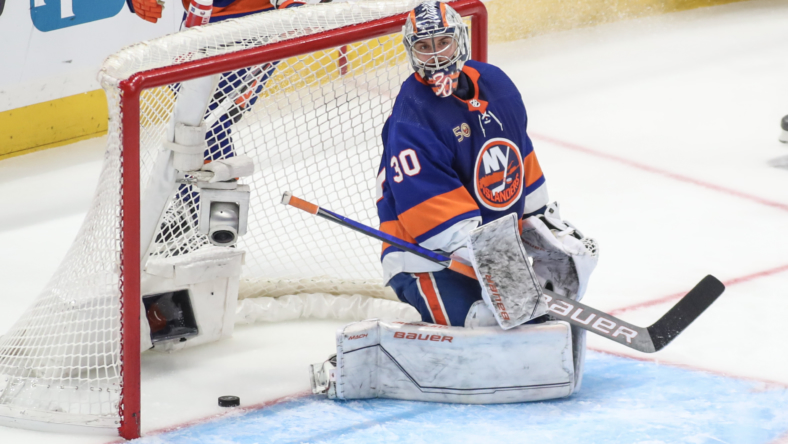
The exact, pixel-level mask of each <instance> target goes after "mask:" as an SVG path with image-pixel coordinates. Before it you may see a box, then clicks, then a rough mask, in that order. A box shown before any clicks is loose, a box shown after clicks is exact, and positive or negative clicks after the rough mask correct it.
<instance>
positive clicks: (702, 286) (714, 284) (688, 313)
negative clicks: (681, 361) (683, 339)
mask: <svg viewBox="0 0 788 444" xmlns="http://www.w3.org/2000/svg"><path fill="white" fill-rule="evenodd" d="M723 291H725V285H723V284H722V282H720V281H719V280H718V279H717V278H715V277H714V276H712V275H708V276H706V277H705V278H703V280H701V281H700V282H698V285H696V286H695V288H693V289H692V290H690V292H689V293H687V295H686V296H684V297H683V298H682V299H681V300H680V301H679V302H678V303H677V304H676V305H674V306H673V308H671V309H670V310H669V311H668V312H667V313H665V315H664V316H662V317H661V318H659V320H658V321H657V322H655V323H654V324H653V325H651V326H650V327H648V334H649V336H651V341H652V342H653V343H654V351H659V350H661V349H662V348H664V347H665V346H666V345H668V344H670V341H672V340H674V339H675V338H676V336H678V335H679V334H680V333H681V332H682V331H684V329H685V328H687V327H688V326H689V325H690V324H692V321H694V320H695V319H697V317H698V316H700V315H701V313H703V312H704V311H705V310H706V309H707V308H709V306H710V305H711V304H712V303H714V301H716V300H717V298H718V297H719V296H720V295H721V294H722V292H723Z"/></svg>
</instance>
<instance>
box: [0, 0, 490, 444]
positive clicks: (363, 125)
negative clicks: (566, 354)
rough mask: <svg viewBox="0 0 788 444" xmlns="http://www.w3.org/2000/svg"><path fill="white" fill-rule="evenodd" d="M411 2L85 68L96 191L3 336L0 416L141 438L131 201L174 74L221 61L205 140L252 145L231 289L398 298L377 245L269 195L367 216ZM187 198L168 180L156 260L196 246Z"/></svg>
mask: <svg viewBox="0 0 788 444" xmlns="http://www.w3.org/2000/svg"><path fill="white" fill-rule="evenodd" d="M418 3H419V1H418V0H396V1H392V0H387V1H368V2H359V3H339V4H324V5H314V6H308V7H302V8H290V9H286V10H281V11H276V12H274V13H261V14H256V15H253V16H248V17H245V18H242V19H237V20H229V21H225V22H221V23H218V24H215V25H210V26H206V27H202V28H193V29H190V30H186V31H184V32H180V33H177V34H173V35H170V36H166V37H163V38H159V39H155V40H152V41H148V42H144V43H140V44H137V45H133V46H130V47H128V48H125V49H124V50H122V51H121V52H119V53H118V54H116V55H114V56H112V57H110V58H108V59H107V61H106V62H105V63H104V66H103V68H102V70H101V72H100V74H99V79H100V81H101V84H102V86H103V88H104V90H105V92H106V95H107V100H108V105H109V110H110V121H109V132H108V138H107V149H106V153H105V159H104V165H103V169H102V172H101V175H100V180H99V184H98V186H97V189H96V190H97V191H96V193H95V196H94V199H93V202H92V205H91V207H90V209H89V211H88V214H87V216H86V218H85V221H84V222H83V225H82V227H81V229H80V231H79V234H78V235H77V238H76V240H75V242H74V243H73V245H72V247H71V248H70V249H69V251H68V253H67V256H66V258H65V259H64V260H63V262H62V264H61V266H60V267H59V269H58V270H57V272H56V273H55V275H54V276H53V277H52V278H51V279H50V281H49V282H48V284H47V286H46V288H45V290H44V291H43V292H42V293H41V294H40V295H39V296H38V297H37V298H36V299H35V300H34V301H33V303H32V305H31V307H30V308H29V309H28V310H27V311H26V312H25V314H24V315H23V316H22V318H20V320H19V321H18V322H17V323H16V324H15V325H14V326H13V327H12V328H11V329H10V330H9V331H8V332H7V333H6V334H5V335H4V336H2V337H1V338H0V422H3V423H6V424H8V423H11V424H15V425H25V424H26V423H29V425H30V426H32V427H36V428H41V425H40V424H59V425H63V426H66V427H68V426H79V427H85V426H87V427H93V428H105V429H110V430H111V429H116V430H118V431H119V432H120V434H121V435H122V436H124V437H127V438H133V437H135V436H137V435H138V434H139V424H138V422H137V420H136V418H135V415H136V412H138V411H139V387H138V385H139V322H138V321H137V319H139V304H140V301H139V299H140V294H139V287H140V284H139V279H140V254H141V253H140V247H139V239H140V235H139V230H140V227H139V214H140V208H139V207H140V202H139V200H140V194H141V191H142V189H143V188H144V187H145V184H146V183H147V181H148V179H149V178H150V175H151V174H152V172H151V170H152V167H153V164H154V160H155V157H156V152H157V150H159V148H160V147H161V143H162V141H163V139H164V137H165V133H166V129H167V124H168V122H169V120H170V118H171V113H172V110H173V107H174V104H175V99H176V97H177V93H178V85H179V82H182V81H185V80H188V79H192V78H197V77H203V76H206V75H212V74H219V73H225V74H223V78H222V79H223V80H224V82H225V83H224V85H225V86H224V88H225V89H226V90H225V91H224V92H223V94H217V95H215V97H214V103H213V104H212V108H217V109H219V112H217V116H218V118H219V119H225V120H227V124H226V125H224V124H221V123H222V122H221V121H220V122H219V124H218V125H214V126H213V128H214V129H213V142H210V141H209V147H210V146H211V144H212V143H213V144H214V145H215V146H216V147H217V149H216V151H217V153H218V152H224V154H217V156H215V157H222V156H224V155H246V156H249V157H251V158H252V159H254V163H255V167H256V171H255V174H254V175H253V176H252V177H249V178H244V179H243V180H242V181H243V182H244V183H246V184H249V185H250V186H251V189H252V197H251V205H250V210H249V221H248V231H247V234H246V235H244V236H242V237H241V238H240V240H239V244H238V248H239V249H243V250H244V251H246V257H245V265H244V268H243V274H242V277H241V282H240V290H239V297H240V298H258V297H278V296H284V295H291V296H288V297H292V295H298V294H305V293H306V294H309V293H321V294H334V295H362V296H365V297H372V298H390V299H392V298H394V297H393V294H392V293H390V290H387V289H386V288H385V287H384V286H383V282H382V280H381V274H382V273H381V270H380V263H379V253H380V244H379V242H377V241H374V240H371V239H369V238H366V237H364V236H361V235H359V234H357V233H354V232H350V231H348V230H346V229H344V228H342V227H338V226H334V225H331V224H330V223H329V222H326V221H323V220H321V219H318V218H311V217H310V216H309V215H306V214H304V213H301V212H299V211H297V210H294V209H293V208H288V207H285V206H283V205H280V204H279V201H280V198H281V195H282V193H283V192H284V191H291V192H293V194H294V195H296V196H300V197H303V198H306V199H309V200H310V201H313V202H315V203H318V204H319V205H321V206H324V207H326V208H329V209H333V210H335V211H338V212H340V213H342V214H344V215H346V216H348V217H350V218H352V219H355V220H357V221H359V222H362V223H364V224H367V225H370V226H374V227H377V225H378V220H377V215H376V211H375V180H376V172H377V168H378V165H379V162H380V157H379V156H380V153H381V150H382V148H381V145H380V133H381V129H382V127H383V124H384V122H385V119H386V118H387V117H388V115H389V114H390V112H391V109H392V106H393V103H394V99H395V97H396V95H397V92H398V91H399V87H400V85H401V83H402V81H403V80H404V79H405V78H407V76H408V75H410V73H411V69H410V67H409V65H408V63H407V61H406V58H405V54H404V51H403V49H402V45H401V44H400V41H401V35H400V34H399V30H400V29H401V26H402V24H403V22H404V19H405V15H404V13H406V12H407V11H409V10H410V9H412V8H413V7H415V6H416V5H417V4H418ZM452 4H453V6H454V7H455V9H457V10H458V12H460V14H462V15H463V16H466V17H473V22H472V42H473V51H474V54H473V55H474V58H475V59H477V60H479V59H480V60H484V59H485V58H486V54H485V52H486V21H485V20H486V15H485V13H484V7H483V5H481V3H480V2H479V1H478V0H459V1H456V2H453V3H452ZM468 21H469V23H471V19H470V18H468ZM221 85H222V83H220V86H221ZM252 95H254V96H256V97H257V98H256V99H254V100H252V101H251V102H250V101H249V100H248V99H249V98H250V96H252ZM228 97H229V98H230V101H229V102H228ZM239 97H244V98H245V100H246V102H244V101H243V100H238V98H239ZM228 103H229V106H228ZM222 107H223V108H222ZM217 116H214V117H210V116H207V117H206V120H208V119H216V118H217ZM228 119H231V120H232V121H229V120H228ZM208 126H209V127H211V126H212V125H211V124H209V125H208ZM227 153H231V154H227ZM196 194H197V193H196V191H195V190H193V189H192V188H191V186H190V185H182V186H181V187H180V188H179V190H178V192H177V193H176V194H175V195H174V196H172V198H171V200H170V202H169V204H168V206H167V210H166V211H165V213H164V215H163V217H162V220H160V221H159V223H158V224H157V227H156V235H155V241H154V244H153V246H152V248H151V249H150V250H149V251H148V252H146V254H150V255H152V256H159V257H170V256H174V255H178V254H184V253H186V252H189V251H194V250H197V249H199V248H201V247H202V246H204V245H207V244H208V241H207V238H206V237H205V236H204V235H202V234H199V233H198V231H197V227H196V224H197V220H196V218H195V217H194V214H196V209H198V208H199V199H198V198H196V197H195V196H196ZM143 249H145V247H143ZM291 301H292V299H291ZM274 305H275V304H274ZM268 306H269V307H270V306H272V305H271V304H269V305H268ZM296 316H297V315H296ZM291 317H292V315H291ZM260 318H261V319H266V320H276V319H277V316H276V314H271V313H268V314H264V315H263V316H260ZM247 320H248V316H247ZM135 355H136V357H135ZM61 428H62V427H61Z"/></svg>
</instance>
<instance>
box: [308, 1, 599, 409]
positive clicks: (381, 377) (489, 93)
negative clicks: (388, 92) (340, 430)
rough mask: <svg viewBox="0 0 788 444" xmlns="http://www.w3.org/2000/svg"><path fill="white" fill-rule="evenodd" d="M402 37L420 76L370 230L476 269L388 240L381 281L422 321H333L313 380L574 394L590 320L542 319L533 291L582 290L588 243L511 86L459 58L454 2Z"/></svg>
mask: <svg viewBox="0 0 788 444" xmlns="http://www.w3.org/2000/svg"><path fill="white" fill-rule="evenodd" d="M403 44H404V46H405V49H406V52H407V55H408V58H409V61H410V63H411V65H412V67H413V69H414V71H415V72H414V74H412V75H411V76H410V77H409V78H408V79H407V80H406V81H405V82H404V83H403V85H402V88H401V90H400V93H399V95H398V96H397V99H396V103H395V105H394V109H393V111H392V114H391V116H390V117H389V119H388V121H387V122H386V124H385V126H384V128H383V132H382V138H383V147H384V149H383V155H382V159H381V165H380V168H379V170H378V179H377V209H378V216H379V218H380V223H381V225H380V231H382V232H384V233H386V234H389V235H391V236H394V237H396V238H399V239H402V240H404V241H407V242H410V243H413V244H418V245H420V246H421V247H424V248H426V249H428V250H432V251H434V252H438V253H440V254H443V255H446V256H448V255H451V257H452V259H454V260H456V261H460V262H464V263H466V264H469V265H473V267H474V270H475V273H476V276H477V278H478V279H472V278H470V277H467V276H464V275H462V274H459V273H456V272H454V271H453V270H450V269H446V268H445V267H444V266H441V265H439V264H436V263H435V262H431V261H428V260H426V259H423V258H421V257H419V256H416V255H414V254H412V253H409V252H406V251H403V250H401V249H399V248H397V247H396V246H394V245H390V244H386V243H384V244H383V249H382V265H383V271H384V278H385V281H386V282H387V283H388V285H389V286H391V287H392V288H393V289H394V291H395V293H396V294H397V296H398V297H399V299H400V300H401V301H403V302H406V303H408V304H410V305H412V306H413V307H414V308H416V310H417V311H418V312H419V313H420V315H421V318H422V322H417V323H407V322H399V321H386V320H380V319H373V320H368V321H363V322H356V323H352V324H349V325H347V326H345V327H343V328H342V329H340V330H339V331H338V332H337V353H336V355H334V356H332V357H331V358H329V359H328V360H327V361H326V362H324V363H321V364H315V365H313V366H312V368H311V376H312V388H313V392H314V393H325V394H327V396H328V397H329V398H332V399H363V398H395V399H409V400H420V401H439V402H461V403H506V402H522V401H535V400H543V399H552V398H559V397H565V396H569V395H571V394H572V393H573V392H574V391H575V390H578V389H579V388H580V384H581V380H582V373H583V361H584V353H585V331H584V330H580V329H577V328H575V327H571V326H570V325H569V324H568V323H566V322H564V321H557V320H552V319H551V318H550V317H549V315H546V314H545V313H546V311H547V308H546V304H545V302H544V300H543V299H542V289H543V288H547V289H550V290H552V291H554V292H556V293H558V294H560V295H563V296H566V297H569V298H572V299H575V300H579V299H580V298H582V296H583V293H584V292H585V289H586V286H587V283H588V278H589V275H590V274H591V272H592V271H593V269H594V267H595V266H596V263H597V259H598V249H597V247H596V244H595V242H594V241H593V240H591V239H589V238H585V237H584V236H583V235H582V234H581V233H580V232H579V231H578V230H576V229H575V228H574V227H573V226H572V225H570V224H569V223H567V222H565V221H563V220H562V219H561V216H560V213H559V209H558V205H557V204H555V203H552V204H549V203H548V202H549V201H548V195H547V189H546V184H545V178H544V175H543V174H542V171H541V168H540V166H539V163H538V161H537V159H536V155H535V153H534V150H533V145H532V143H531V140H530V139H529V137H528V135H527V133H526V126H527V117H526V112H525V106H524V105H523V102H522V99H521V97H520V94H519V92H518V91H517V88H516V87H515V85H514V83H512V81H511V80H510V79H509V78H508V77H507V76H506V74H504V73H503V72H502V71H501V70H500V69H498V68H497V67H495V66H492V65H489V64H486V63H481V62H476V61H472V60H470V43H469V38H468V30H467V28H466V25H465V24H464V23H463V21H462V19H461V17H460V16H459V14H457V13H456V12H455V11H454V10H453V9H452V8H451V7H450V6H448V5H447V4H445V3H440V2H437V1H428V2H425V3H422V4H421V5H419V6H418V7H416V8H415V9H414V10H412V11H411V12H410V14H409V16H408V19H407V20H406V22H405V25H404V27H403ZM480 281H483V282H484V285H480V283H479V282H480Z"/></svg>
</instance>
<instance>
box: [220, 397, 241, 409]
mask: <svg viewBox="0 0 788 444" xmlns="http://www.w3.org/2000/svg"><path fill="white" fill-rule="evenodd" d="M239 405H241V398H239V397H237V396H220V397H219V407H238V406H239Z"/></svg>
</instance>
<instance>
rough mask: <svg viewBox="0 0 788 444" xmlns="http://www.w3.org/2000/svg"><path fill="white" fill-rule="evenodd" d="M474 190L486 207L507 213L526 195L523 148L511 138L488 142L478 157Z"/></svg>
mask: <svg viewBox="0 0 788 444" xmlns="http://www.w3.org/2000/svg"><path fill="white" fill-rule="evenodd" d="M474 175H475V177H474V179H475V180H474V190H475V191H476V196H477V198H478V200H479V202H481V204H482V205H484V206H485V207H487V208H489V209H491V210H496V211H503V210H507V209H509V208H510V207H511V206H512V205H514V203H515V202H517V201H518V200H520V196H521V195H522V194H523V159H522V156H521V155H520V148H518V147H517V145H515V143H514V142H512V141H511V140H508V139H503V138H496V139H491V140H489V141H487V143H485V144H484V146H483V147H482V149H481V150H480V151H479V154H478V156H477V157H476V167H475V171H474Z"/></svg>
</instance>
